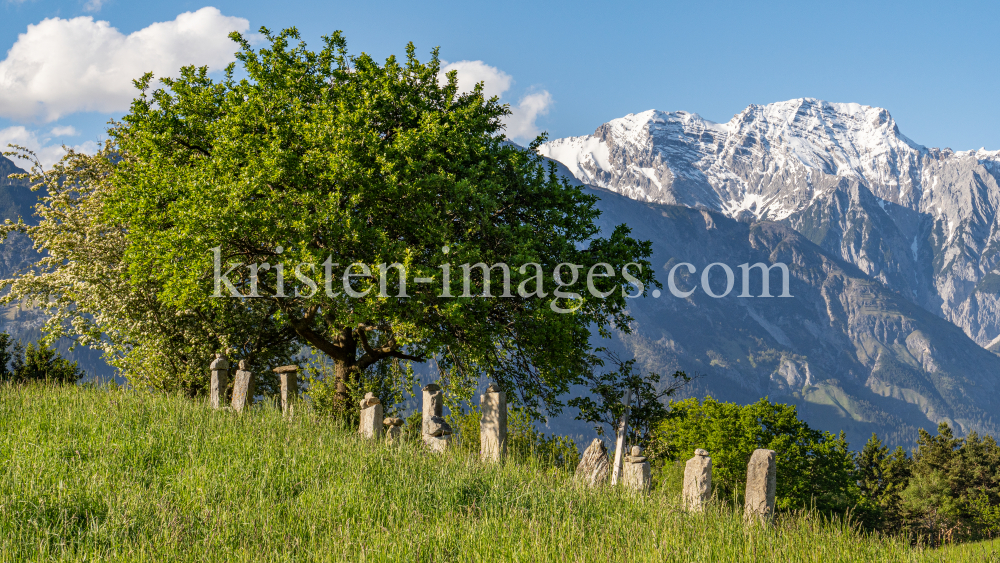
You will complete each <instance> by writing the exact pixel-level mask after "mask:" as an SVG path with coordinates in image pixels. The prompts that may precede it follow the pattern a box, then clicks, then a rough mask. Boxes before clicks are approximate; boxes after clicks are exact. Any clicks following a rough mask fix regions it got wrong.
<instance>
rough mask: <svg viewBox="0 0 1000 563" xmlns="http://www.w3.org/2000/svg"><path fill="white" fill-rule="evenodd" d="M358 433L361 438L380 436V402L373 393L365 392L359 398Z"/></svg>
mask: <svg viewBox="0 0 1000 563" xmlns="http://www.w3.org/2000/svg"><path fill="white" fill-rule="evenodd" d="M358 433H359V434H361V437H362V438H381V437H382V402H381V401H379V400H378V398H377V397H376V396H375V394H374V393H366V394H365V398H364V399H362V400H361V423H360V424H359V425H358Z"/></svg>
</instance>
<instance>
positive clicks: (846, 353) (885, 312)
mask: <svg viewBox="0 0 1000 563" xmlns="http://www.w3.org/2000/svg"><path fill="white" fill-rule="evenodd" d="M591 189H592V190H593V192H594V193H596V194H597V195H598V196H600V198H601V201H600V208H601V210H602V215H601V218H600V220H599V222H600V224H601V227H602V229H611V228H613V227H614V225H617V224H620V223H627V224H629V225H630V226H632V228H633V235H634V236H636V237H638V238H642V239H646V240H650V241H652V242H653V254H652V258H651V262H652V263H653V265H654V267H656V268H657V272H658V274H657V277H658V278H659V280H660V281H661V283H663V285H664V290H663V291H662V292H661V293H660V295H659V297H653V295H655V294H652V295H647V296H646V297H645V298H639V299H637V300H636V302H635V303H634V304H633V305H632V306H630V310H631V312H632V315H633V317H634V318H635V324H634V326H633V333H632V334H630V335H627V336H626V335H619V336H618V342H617V343H615V344H616V345H617V346H621V347H624V348H625V349H626V350H627V351H628V352H629V353H630V354H634V355H635V357H636V358H637V359H638V360H639V362H640V364H641V365H642V366H643V368H644V369H647V370H654V371H657V372H659V373H661V374H667V373H672V372H673V371H674V370H678V369H680V370H685V371H687V372H688V373H699V374H702V375H703V377H701V378H700V379H698V380H696V381H695V382H694V384H693V385H691V386H690V387H688V388H687V389H686V390H685V394H686V395H687V396H692V395H693V396H703V395H705V394H710V395H712V396H714V397H716V398H718V399H722V400H730V401H736V402H740V403H744V404H745V403H750V402H753V401H756V400H757V399H758V398H760V397H765V396H766V397H770V398H771V399H772V400H775V401H779V402H785V403H792V404H795V405H797V406H798V408H799V412H800V413H801V414H802V415H803V417H804V419H805V420H807V421H808V422H810V424H812V425H813V426H814V427H817V428H821V429H824V430H830V431H833V432H836V431H838V430H841V429H843V430H845V431H846V432H847V434H848V439H849V441H850V442H851V444H852V445H853V446H854V447H860V446H862V445H863V444H864V442H865V440H867V439H868V437H869V436H870V435H871V433H872V432H877V433H878V434H879V436H880V437H881V438H882V439H883V440H885V441H887V442H888V443H890V444H902V445H907V446H909V445H911V444H912V442H913V440H914V439H915V438H916V434H917V432H916V429H917V428H918V427H923V428H927V429H929V430H933V429H934V428H935V427H936V426H937V423H938V422H940V421H947V422H949V423H950V424H951V425H952V426H953V427H955V428H956V429H958V430H959V431H960V432H969V431H972V430H976V431H978V432H980V433H984V432H985V433H989V434H992V435H994V436H997V435H1000V425H998V422H1000V421H998V420H997V419H996V418H995V415H994V414H993V413H995V412H997V408H998V407H1000V377H998V376H1000V357H998V356H996V355H995V354H993V353H991V352H989V351H987V350H984V349H983V348H981V347H980V346H978V345H977V344H976V343H975V342H973V341H972V340H971V339H970V338H968V336H966V335H965V334H964V333H963V332H962V330H961V329H960V328H958V327H956V326H955V325H953V324H951V323H949V322H948V321H947V320H945V319H943V318H941V317H939V316H937V315H934V314H932V313H931V312H929V311H927V310H926V309H924V308H922V307H920V306H918V305H916V304H915V303H913V302H912V301H911V300H910V299H907V298H906V297H904V296H903V295H902V294H900V293H899V292H897V291H895V290H893V289H890V288H888V287H886V286H885V285H884V284H883V283H881V282H880V281H879V280H877V279H874V278H872V277H871V276H869V275H867V274H866V273H865V272H863V271H862V270H861V269H860V268H858V267H857V266H855V265H854V264H851V263H849V262H847V261H844V260H843V259H841V258H840V257H839V256H836V255H835V254H833V253H831V252H829V251H827V250H826V249H824V248H822V247H821V246H819V245H816V244H814V243H812V242H811V241H809V240H808V239H807V238H806V237H805V236H804V235H802V234H801V233H799V232H798V231H796V230H795V229H793V228H791V227H790V226H788V225H785V224H782V223H778V222H772V221H754V222H741V221H737V220H735V219H733V218H731V217H728V216H726V215H725V214H724V213H721V212H717V211H709V210H707V209H694V208H691V207H685V206H678V205H666V204H657V203H650V202H638V201H635V200H632V199H629V198H627V197H624V196H621V195H619V194H615V193H612V192H609V191H606V190H602V189H600V188H591ZM683 262H687V263H690V264H692V265H693V266H694V267H695V272H694V273H689V272H688V270H687V269H686V268H685V267H680V268H678V269H677V270H676V274H675V282H676V288H677V290H678V292H681V293H686V292H687V291H690V290H692V289H693V290H695V291H694V292H693V293H692V294H691V295H690V296H688V297H686V298H678V297H676V296H674V295H673V294H672V293H671V292H670V291H669V290H668V288H667V277H668V273H669V271H670V270H671V269H672V268H673V267H674V266H676V265H678V264H680V263H683ZM757 262H764V263H767V264H773V263H778V262H781V263H784V264H786V265H787V266H788V269H789V286H788V290H789V291H788V293H789V294H790V295H791V297H787V298H781V297H777V296H778V295H780V294H781V292H782V282H781V276H780V274H779V273H778V272H777V271H775V272H773V273H772V274H771V277H770V293H771V294H772V295H774V296H775V297H772V298H762V297H760V295H761V294H762V287H761V286H762V284H761V281H760V280H761V276H760V275H759V273H757V271H756V270H754V275H752V276H751V278H750V283H749V287H748V289H749V292H748V294H749V295H753V296H754V297H741V296H740V295H741V294H742V293H743V292H742V285H743V279H742V271H741V270H740V269H739V268H738V265H739V264H744V263H750V264H754V263H757ZM712 263H723V264H727V265H730V268H731V269H732V270H733V271H734V275H733V289H732V291H730V292H728V294H726V286H727V281H728V280H727V279H726V278H727V276H726V274H725V271H724V269H723V268H721V267H720V266H715V267H713V268H712V269H711V270H710V272H709V275H708V278H707V279H708V282H709V287H710V289H712V293H713V294H715V295H722V294H726V295H725V297H721V298H714V297H711V296H710V295H708V294H707V293H706V292H705V291H704V289H703V286H702V275H703V273H704V271H705V269H706V266H708V265H709V264H712ZM563 426H565V423H564V424H563ZM563 426H559V429H560V430H565V429H568V428H569V427H568V426H567V427H566V428H563ZM573 431H575V432H585V429H583V428H574V429H573Z"/></svg>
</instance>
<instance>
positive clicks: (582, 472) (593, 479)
mask: <svg viewBox="0 0 1000 563" xmlns="http://www.w3.org/2000/svg"><path fill="white" fill-rule="evenodd" d="M610 469H611V462H609V461H608V448H607V447H605V445H604V441H603V440H601V439H600V438H594V441H593V442H591V443H590V445H589V446H587V449H586V450H585V451H584V452H583V458H582V459H581V460H580V464H579V465H577V466H576V479H578V480H580V481H582V482H584V483H585V484H587V485H588V486H591V487H599V486H601V485H603V484H604V483H605V482H607V480H608V473H609V472H610Z"/></svg>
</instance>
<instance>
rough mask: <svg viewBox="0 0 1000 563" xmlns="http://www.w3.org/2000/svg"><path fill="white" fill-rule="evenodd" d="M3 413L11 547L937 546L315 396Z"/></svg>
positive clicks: (0, 526) (408, 556)
mask: <svg viewBox="0 0 1000 563" xmlns="http://www.w3.org/2000/svg"><path fill="white" fill-rule="evenodd" d="M0 427H2V428H3V429H4V432H3V433H2V434H0V553H3V559H4V560H40V559H60V560H79V561H82V560H88V561H90V560H126V561H261V560H276V559H278V560H295V561H342V560H361V561H566V560H573V561H608V560H619V561H623V560H627V561H678V562H680V561H684V562H693V561H713V562H714V561H747V562H753V561H824V562H827V561H874V560H878V561H887V562H895V561H900V562H902V561H907V562H909V561H924V560H927V561H935V560H939V559H938V558H937V557H936V553H935V552H921V551H919V550H914V549H911V548H910V547H908V546H906V545H904V544H902V543H899V542H897V541H889V540H885V539H879V538H876V537H869V536H865V535H862V534H859V533H857V532H855V531H852V530H851V529H850V528H848V527H845V526H844V525H842V524H838V523H835V522H832V523H831V522H825V521H824V520H823V519H822V518H819V517H816V516H798V515H784V516H782V517H781V518H779V521H778V523H777V526H776V527H775V528H774V529H771V530H767V531H757V532H754V533H750V532H749V531H748V530H746V529H745V528H744V527H743V524H742V522H741V518H740V515H739V514H736V513H733V512H732V511H730V510H728V509H726V508H717V509H713V510H712V511H710V512H709V513H707V514H706V515H697V516H695V515H688V514H685V513H684V512H682V511H679V510H678V507H677V504H676V495H675V492H674V491H671V490H670V489H669V487H659V488H658V489H657V490H655V491H654V492H652V493H651V494H650V495H648V496H645V497H637V496H631V495H628V494H623V493H621V492H619V491H616V490H609V489H599V490H596V491H595V490H588V489H581V488H578V487H576V486H574V485H573V482H572V480H571V478H570V476H569V475H568V474H566V473H563V472H561V471H559V470H552V469H546V468H544V467H542V466H539V465H537V464H535V465H532V464H522V463H514V462H511V463H507V464H505V465H504V466H502V467H497V466H484V465H481V464H480V463H479V462H478V461H477V459H476V458H475V456H466V455H463V454H461V453H458V452H456V453H453V454H449V455H444V456H436V455H431V454H429V453H426V452H423V451H421V450H420V449H419V448H416V447H414V446H413V445H412V444H403V445H401V446H389V445H385V444H381V443H379V444H375V443H371V442H367V441H363V440H361V439H360V438H358V437H357V436H356V434H355V432H354V431H353V430H351V429H348V430H343V429H340V428H337V427H335V426H333V425H332V424H331V423H330V422H329V421H328V420H325V419H321V418H317V417H315V416H313V415H312V414H311V413H310V411H308V409H303V412H301V413H300V414H299V416H298V417H297V418H295V419H294V420H292V421H288V420H284V419H282V417H281V414H280V412H278V411H276V410H275V409H273V408H268V407H257V408H255V409H253V410H252V411H250V412H248V413H246V414H244V415H243V416H239V415H236V414H234V413H231V412H213V411H211V410H210V409H208V408H207V406H206V404H205V403H204V402H200V401H190V400H187V399H183V398H180V397H169V396H163V395H153V394H143V393H136V392H126V391H121V390H118V389H115V388H104V389H96V388H87V387H77V386H70V387H62V388H45V387H37V386H27V387H10V386H3V387H0ZM976 556H977V557H979V556H981V554H979V553H977V554H976Z"/></svg>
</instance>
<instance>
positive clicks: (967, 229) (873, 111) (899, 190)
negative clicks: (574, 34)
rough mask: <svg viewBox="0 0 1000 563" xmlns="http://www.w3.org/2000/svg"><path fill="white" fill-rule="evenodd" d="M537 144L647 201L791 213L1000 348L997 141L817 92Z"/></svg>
mask: <svg viewBox="0 0 1000 563" xmlns="http://www.w3.org/2000/svg"><path fill="white" fill-rule="evenodd" d="M539 150H540V152H541V154H542V155H544V156H546V157H549V158H551V159H553V160H556V161H559V162H561V163H562V164H564V165H565V166H566V167H567V168H568V170H569V172H570V173H572V174H573V175H574V176H575V177H576V178H577V179H578V180H579V181H581V182H582V183H584V184H588V185H592V186H597V187H601V188H605V189H607V190H611V191H613V192H617V193H619V194H622V195H625V196H627V197H629V198H632V199H635V200H638V201H645V202H654V203H665V204H673V205H683V206H687V207H692V208H706V209H709V210H712V211H718V212H721V213H723V214H725V215H727V216H729V217H732V218H734V219H737V220H740V221H744V222H751V221H761V220H770V221H779V222H782V223H784V224H786V225H788V226H791V227H793V228H794V229H796V230H798V231H799V232H800V233H802V234H803V235H805V236H806V237H807V238H808V239H809V240H811V241H812V242H814V243H816V244H818V245H820V246H821V247H822V248H824V249H826V250H827V251H830V252H832V253H834V254H835V255H837V256H840V257H841V258H843V259H844V260H847V261H849V262H851V263H853V264H854V265H856V266H857V267H858V268H860V269H861V270H862V271H863V272H864V273H865V274H868V275H869V276H871V277H872V278H874V279H875V280H878V281H880V282H882V283H883V284H884V285H885V286H886V287H888V288H890V289H893V290H896V291H898V292H899V293H900V294H901V295H902V296H903V297H904V298H905V299H908V300H910V301H912V302H913V303H916V304H918V305H920V306H921V307H924V308H925V309H927V310H929V311H932V312H933V313H935V314H937V315H939V316H942V317H944V318H945V319H948V320H949V321H951V322H952V323H954V324H955V325H957V326H959V327H960V328H962V330H963V331H965V333H966V334H967V335H968V336H969V337H970V338H972V339H973V340H974V341H976V342H977V343H978V344H979V345H981V346H984V347H991V349H995V350H1000V269H998V267H1000V222H998V221H1000V217H998V214H997V207H998V203H1000V185H998V180H1000V151H986V150H982V149H981V150H978V151H964V152H954V151H952V150H951V149H936V148H927V147H924V146H921V145H919V144H917V143H915V142H914V141H912V140H910V139H909V138H907V137H906V136H904V135H903V134H902V133H901V132H900V131H899V128H898V127H897V126H896V123H895V121H894V120H893V119H892V116H891V115H890V114H889V112H888V111H886V110H885V109H882V108H876V107H870V106H864V105H859V104H837V103H829V102H824V101H820V100H815V99H810V98H804V99H797V100H790V101H786V102H778V103H774V104H769V105H765V106H759V105H751V106H749V107H747V108H746V109H745V110H743V111H742V112H740V113H739V114H737V115H735V116H733V118H732V119H731V120H729V122H727V123H721V124H720V123H713V122H711V121H707V120H705V119H702V118H701V117H700V116H698V115H697V114H693V113H687V112H682V111H680V112H662V111H656V110H650V111H646V112H642V113H638V114H630V115H627V116H625V117H622V118H619V119H615V120H612V121H609V122H608V123H605V124H604V125H601V126H600V127H598V128H597V130H596V131H595V132H594V134H593V135H586V136H583V137H570V138H565V139H556V140H553V141H550V142H548V143H545V144H543V145H542V146H541V147H540V149H539Z"/></svg>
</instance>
